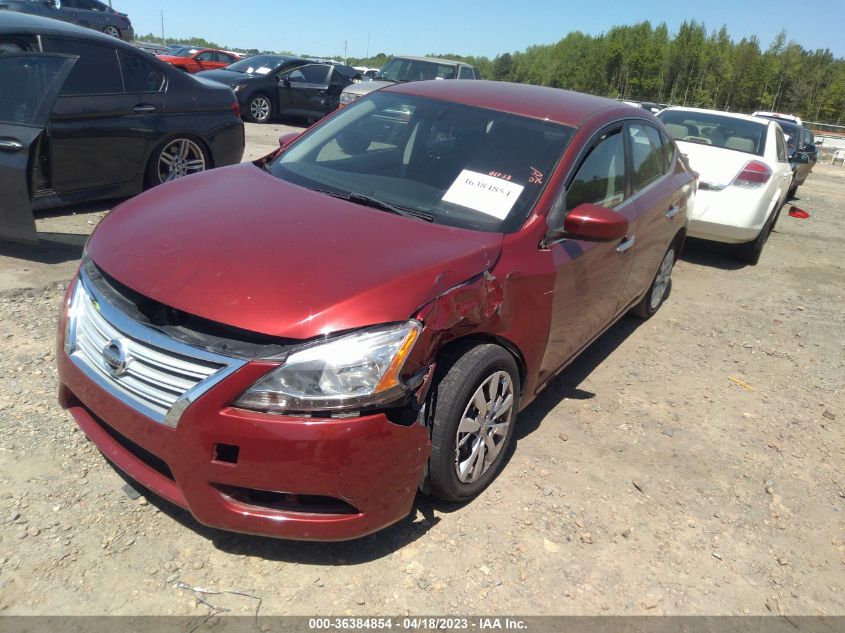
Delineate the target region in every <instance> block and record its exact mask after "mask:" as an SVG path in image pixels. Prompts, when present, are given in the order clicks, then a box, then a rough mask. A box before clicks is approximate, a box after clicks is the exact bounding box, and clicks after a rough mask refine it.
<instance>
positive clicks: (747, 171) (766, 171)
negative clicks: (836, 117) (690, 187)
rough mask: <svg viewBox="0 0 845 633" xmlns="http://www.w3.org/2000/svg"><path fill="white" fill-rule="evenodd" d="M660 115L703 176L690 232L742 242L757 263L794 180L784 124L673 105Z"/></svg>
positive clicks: (744, 254)
mask: <svg viewBox="0 0 845 633" xmlns="http://www.w3.org/2000/svg"><path fill="white" fill-rule="evenodd" d="M657 116H658V118H659V119H660V120H661V121H663V124H664V125H665V126H666V130H667V131H668V132H669V134H670V135H671V136H672V138H674V139H675V142H676V143H677V145H678V149H679V150H680V151H681V152H682V153H683V154H686V156H687V159H688V161H689V164H690V167H691V168H692V169H693V170H694V171H696V172H698V174H699V184H698V194H697V196H696V198H695V202H694V203H693V206H692V208H691V210H690V214H689V232H688V235H689V236H690V237H698V238H701V239H705V240H713V241H716V242H726V243H728V244H737V245H739V248H738V254H739V255H740V257H741V258H742V259H743V260H745V261H747V262H748V263H750V264H752V265H754V264H756V263H757V262H758V261H759V259H760V254H761V253H762V251H763V246H764V245H765V244H766V240H767V239H768V237H769V233H770V232H771V230H772V228H773V227H774V225H775V223H776V222H777V219H778V215H779V214H780V209H781V207H782V206H783V203H784V201H785V200H786V195H787V192H788V191H789V188H790V186H791V184H792V175H793V173H792V167H791V166H790V164H789V156H788V153H787V148H786V142H785V140H784V136H783V132H782V131H781V128H780V127H779V126H778V124H777V123H776V122H775V121H772V120H768V119H763V118H759V117H750V116H746V115H744V114H734V113H731V112H719V111H718V110H702V109H698V108H679V107H672V108H667V109H666V110H663V111H662V112H660V113H659V114H658V115H657Z"/></svg>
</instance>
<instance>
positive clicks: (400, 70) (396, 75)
mask: <svg viewBox="0 0 845 633" xmlns="http://www.w3.org/2000/svg"><path fill="white" fill-rule="evenodd" d="M456 76H457V66H453V65H451V64H438V63H437V62H428V61H425V60H421V59H402V58H401V57H394V58H393V59H391V60H390V61H389V62H387V63H386V64H385V65H384V68H382V69H381V72H380V73H379V74H378V76H377V77H376V78H377V79H387V80H389V81H422V80H424V79H454V78H455V77H456Z"/></svg>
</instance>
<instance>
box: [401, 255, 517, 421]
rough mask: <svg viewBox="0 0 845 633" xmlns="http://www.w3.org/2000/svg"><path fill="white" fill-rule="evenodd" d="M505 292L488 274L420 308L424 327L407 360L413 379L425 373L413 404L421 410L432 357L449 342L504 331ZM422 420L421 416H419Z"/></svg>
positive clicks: (495, 279)
mask: <svg viewBox="0 0 845 633" xmlns="http://www.w3.org/2000/svg"><path fill="white" fill-rule="evenodd" d="M504 303H505V289H504V287H503V285H502V282H501V281H500V280H499V279H497V278H496V277H495V276H494V275H493V274H492V273H491V272H490V271H489V270H486V271H484V272H483V273H481V274H480V275H476V276H474V277H472V278H471V279H468V280H467V281H465V282H463V283H460V284H458V285H456V286H452V287H451V288H449V289H448V290H446V291H445V292H443V293H441V294H440V295H438V296H437V297H435V298H434V299H433V300H432V301H431V302H429V303H427V304H426V305H425V306H423V307H422V308H420V310H419V311H418V312H417V315H416V317H415V318H416V319H418V320H420V321H422V322H423V323H424V324H425V327H424V328H423V331H422V333H421V335H420V339H419V342H418V344H417V351H416V353H415V354H414V356H413V357H412V358H410V359H409V363H408V367H407V368H408V369H410V370H411V371H410V373H411V374H413V375H419V374H420V372H422V371H425V372H426V374H425V378H424V380H423V382H422V384H421V385H420V387H419V389H418V390H417V392H416V394H417V404H418V406H419V407H420V408H421V411H423V409H422V407H423V406H424V402H425V399H426V396H427V394H428V390H429V388H430V386H431V383H432V380H433V377H434V367H435V362H436V356H437V353H438V352H439V350H441V349H442V348H443V346H444V345H446V344H448V343H449V342H450V341H453V340H456V339H459V338H464V337H467V336H472V335H474V334H478V333H486V334H494V333H495V332H497V331H503V330H506V329H507V328H508V322H507V319H506V318H505V316H504V314H503V312H504V311H503V309H502V308H503V305H504ZM421 417H422V416H421Z"/></svg>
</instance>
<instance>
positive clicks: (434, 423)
mask: <svg viewBox="0 0 845 633" xmlns="http://www.w3.org/2000/svg"><path fill="white" fill-rule="evenodd" d="M438 374H439V376H438V378H437V379H436V380H437V382H436V383H435V385H434V386H433V387H432V396H431V398H429V407H430V409H429V412H430V416H431V417H430V418H429V419H430V423H431V457H430V458H429V473H428V476H429V481H428V484H429V490H430V492H431V494H433V495H434V496H436V497H440V498H441V499H445V500H447V501H465V500H467V499H470V498H472V497H474V496H475V495H477V494H478V493H480V492H481V491H482V490H484V488H486V487H487V486H488V485H489V484H490V482H491V481H493V479H495V477H496V475H497V474H498V473H499V471H500V470H501V467H502V463H503V462H504V459H505V455H506V454H507V451H508V449H509V447H510V444H511V441H512V439H513V429H514V421H515V419H516V413H517V410H518V409H519V394H520V382H519V371H518V369H517V366H516V361H515V360H514V358H513V356H512V355H511V354H510V353H509V352H508V351H507V350H505V349H504V348H502V347H500V346H498V345H494V344H482V345H476V346H473V347H469V348H466V347H462V348H456V349H454V350H452V352H447V353H446V354H445V355H444V357H443V358H441V359H440V360H439V361H438Z"/></svg>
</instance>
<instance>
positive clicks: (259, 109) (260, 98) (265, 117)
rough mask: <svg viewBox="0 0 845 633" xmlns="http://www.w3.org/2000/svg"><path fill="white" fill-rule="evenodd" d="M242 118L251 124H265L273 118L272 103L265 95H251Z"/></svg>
mask: <svg viewBox="0 0 845 633" xmlns="http://www.w3.org/2000/svg"><path fill="white" fill-rule="evenodd" d="M244 116H245V117H246V120H247V121H252V122H253V123H267V122H269V121H270V118H271V117H272V116H273V103H272V101H270V98H269V97H268V96H267V95H263V94H257V95H253V96H252V97H250V100H249V103H247V104H246V110H245V111H244Z"/></svg>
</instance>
